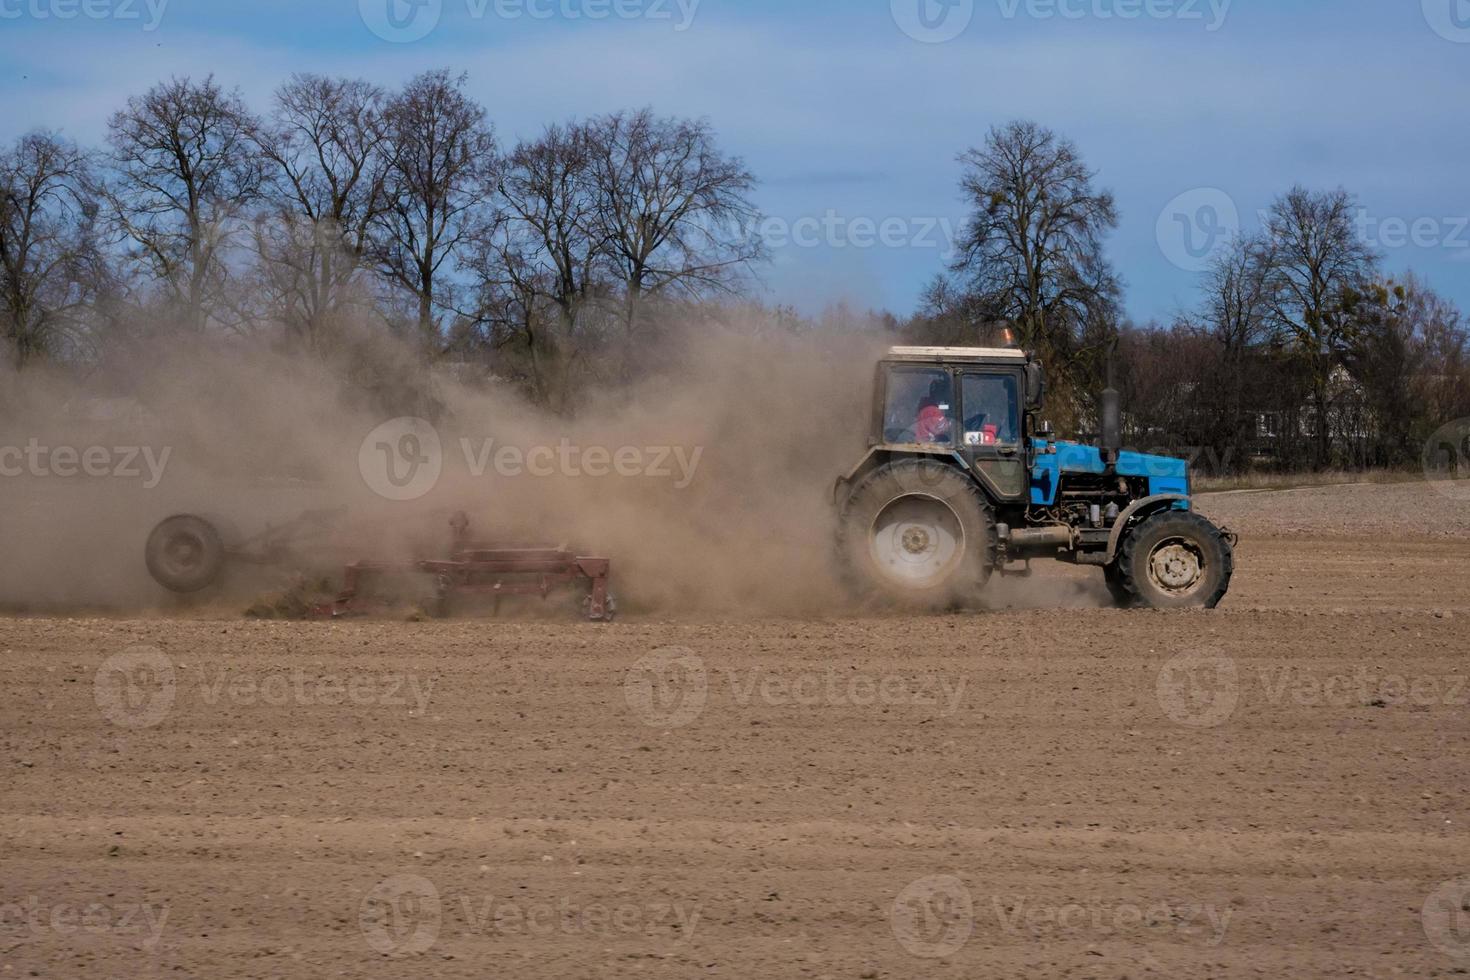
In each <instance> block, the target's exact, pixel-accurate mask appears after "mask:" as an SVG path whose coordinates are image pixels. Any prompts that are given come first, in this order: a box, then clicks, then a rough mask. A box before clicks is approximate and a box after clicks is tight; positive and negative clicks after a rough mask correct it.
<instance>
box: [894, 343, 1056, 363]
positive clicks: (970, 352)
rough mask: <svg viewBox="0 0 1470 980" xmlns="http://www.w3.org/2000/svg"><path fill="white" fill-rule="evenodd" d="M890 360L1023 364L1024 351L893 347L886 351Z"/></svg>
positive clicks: (998, 348) (986, 348)
mask: <svg viewBox="0 0 1470 980" xmlns="http://www.w3.org/2000/svg"><path fill="white" fill-rule="evenodd" d="M888 359H889V360H892V361H918V362H922V363H925V364H938V363H943V362H949V361H1012V362H1016V363H1021V364H1024V363H1025V362H1026V361H1027V359H1028V358H1027V356H1026V352H1025V351H1022V350H1016V349H1015V348H1013V347H894V348H891V349H890V350H889V351H888Z"/></svg>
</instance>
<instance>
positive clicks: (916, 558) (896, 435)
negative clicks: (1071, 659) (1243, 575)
mask: <svg viewBox="0 0 1470 980" xmlns="http://www.w3.org/2000/svg"><path fill="white" fill-rule="evenodd" d="M1044 391H1045V382H1044V375H1043V373H1042V368H1041V365H1040V363H1038V362H1037V361H1036V359H1035V358H1033V357H1031V356H1030V355H1028V354H1026V353H1025V352H1023V351H1019V350H1011V349H1007V348H952V347H896V348H893V349H892V350H891V351H890V352H889V354H888V356H887V357H885V358H884V359H883V360H882V361H881V362H880V364H879V366H878V376H877V386H876V392H875V398H874V408H873V420H872V425H873V429H872V435H871V437H870V439H869V448H868V452H867V454H866V455H865V456H864V457H863V458H862V460H861V461H860V462H859V463H858V464H857V465H856V466H854V467H853V468H852V470H851V471H849V472H848V474H847V475H846V476H844V477H842V478H841V479H840V480H838V482H837V488H836V499H837V504H838V507H839V532H838V533H839V540H838V547H839V550H840V552H841V555H842V558H843V559H844V561H843V565H844V567H845V568H846V569H847V571H848V572H849V575H850V578H851V579H852V581H853V584H854V585H855V586H856V587H857V588H858V590H859V591H860V592H862V593H865V594H870V595H873V596H876V597H884V598H886V599H888V600H892V601H896V602H897V603H899V604H901V605H904V606H910V607H928V608H933V607H945V606H951V605H955V604H958V603H963V602H965V601H967V600H969V599H970V598H972V597H973V596H974V595H975V594H976V593H977V592H978V591H979V590H980V589H981V588H983V587H984V585H985V584H986V582H987V581H988V580H989V578H990V576H991V574H992V573H993V572H996V571H1000V572H1003V573H1009V572H1012V571H1018V572H1020V571H1024V570H1028V569H1029V562H1030V561H1031V560H1032V559H1038V558H1055V559H1059V560H1062V561H1067V562H1072V563H1074V564H1078V565H1092V566H1096V567H1097V568H1099V569H1101V571H1102V573H1103V578H1104V581H1105V582H1106V583H1107V587H1108V591H1109V592H1110V593H1111V595H1112V596H1113V599H1114V600H1115V601H1116V603H1117V604H1118V605H1120V606H1143V607H1151V608H1183V607H1204V608H1214V607H1215V606H1216V605H1217V604H1218V603H1219V602H1220V600H1221V599H1222V598H1223V597H1224V596H1225V592H1226V590H1227V589H1228V588H1229V587H1230V575H1231V571H1232V565H1233V555H1234V545H1235V536H1234V535H1232V534H1231V533H1230V532H1229V531H1226V530H1223V529H1221V528H1218V527H1216V526H1215V525H1214V524H1212V523H1211V522H1210V521H1208V520H1207V519H1205V518H1204V517H1202V516H1200V515H1199V514H1197V513H1195V512H1194V511H1193V510H1192V509H1191V506H1190V494H1191V487H1190V476H1189V467H1188V464H1187V463H1186V462H1185V461H1184V460H1182V459H1174V458H1170V457H1166V456H1152V455H1145V454H1142V453H1135V452H1126V451H1124V450H1123V449H1122V437H1121V431H1122V427H1121V421H1120V414H1119V407H1118V396H1117V393H1116V392H1115V391H1114V390H1113V389H1112V387H1111V385H1109V388H1108V390H1107V391H1106V392H1104V395H1103V403H1102V439H1101V443H1102V445H1101V446H1085V445H1080V444H1078V443H1074V442H1064V441H1058V440H1056V439H1053V438H1052V432H1051V427H1050V425H1049V424H1048V423H1046V422H1044V421H1042V420H1041V417H1040V412H1041V407H1042V401H1043V396H1044Z"/></svg>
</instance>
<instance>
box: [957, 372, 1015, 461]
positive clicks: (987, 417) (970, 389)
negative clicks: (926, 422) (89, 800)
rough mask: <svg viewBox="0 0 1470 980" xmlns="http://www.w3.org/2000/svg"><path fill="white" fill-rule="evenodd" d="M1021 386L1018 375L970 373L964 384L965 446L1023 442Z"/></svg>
mask: <svg viewBox="0 0 1470 980" xmlns="http://www.w3.org/2000/svg"><path fill="white" fill-rule="evenodd" d="M1018 392H1019V385H1018V384H1017V383H1016V376H1015V375H1014V374H967V375H965V376H964V379H963V381H962V382H961V396H962V397H961V400H962V401H963V403H964V411H965V420H964V426H963V427H962V430H961V440H962V444H963V445H964V446H966V447H969V448H972V449H973V448H976V447H980V446H1016V445H1019V444H1020V442H1021V417H1020V416H1021V412H1020V400H1019V395H1018Z"/></svg>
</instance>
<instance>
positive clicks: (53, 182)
mask: <svg viewBox="0 0 1470 980" xmlns="http://www.w3.org/2000/svg"><path fill="white" fill-rule="evenodd" d="M90 183H91V171H90V167H89V165H88V160H87V156H86V154H85V153H84V152H83V151H82V150H80V149H78V148H77V147H76V146H74V145H73V144H71V143H69V142H67V141H66V140H63V139H62V138H61V137H59V136H57V135H55V134H53V133H47V132H34V133H28V134H27V135H25V136H22V137H20V139H18V140H16V142H15V144H14V145H13V146H12V147H10V148H9V149H8V150H6V151H5V152H3V153H0V328H3V330H4V334H5V338H6V341H7V343H8V346H9V348H10V354H11V356H12V357H13V359H14V361H15V364H16V366H17V367H24V366H25V365H26V364H27V363H28V362H29V361H31V360H33V359H35V358H37V357H40V356H43V355H46V354H48V353H52V352H54V351H55V350H56V349H57V348H58V347H60V346H62V345H64V344H66V343H68V342H75V341H76V340H77V339H78V335H79V331H80V326H81V324H82V322H83V319H84V316H85V313H86V309H87V306H88V304H89V303H91V302H92V301H94V300H95V298H96V296H97V292H98V289H99V287H100V286H101V285H102V284H103V282H104V280H105V279H106V278H107V276H108V271H107V268H106V263H105V261H104V259H103V255H102V252H101V250H100V248H99V247H98V241H97V236H96V233H95V231H96V230H95V227H94V218H95V215H96V205H95V202H94V201H93V200H92V199H91V197H90V196H89V193H88V186H89V184H90Z"/></svg>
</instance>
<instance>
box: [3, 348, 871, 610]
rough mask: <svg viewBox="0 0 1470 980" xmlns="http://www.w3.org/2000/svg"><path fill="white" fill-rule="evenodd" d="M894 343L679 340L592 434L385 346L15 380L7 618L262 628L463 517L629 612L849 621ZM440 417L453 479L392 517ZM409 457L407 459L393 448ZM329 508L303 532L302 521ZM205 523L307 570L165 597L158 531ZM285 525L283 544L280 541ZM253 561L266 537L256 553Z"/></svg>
mask: <svg viewBox="0 0 1470 980" xmlns="http://www.w3.org/2000/svg"><path fill="white" fill-rule="evenodd" d="M881 348H882V340H881V339H880V338H878V337H876V336H873V335H868V334H863V333H853V334H844V335H837V334H835V333H832V332H826V333H823V332H815V331H814V332H811V333H802V334H795V333H786V332H771V331H768V330H765V329H762V328H761V325H759V324H749V325H744V326H737V327H734V328H719V329H713V330H702V332H701V333H700V334H699V335H698V336H697V337H696V336H692V335H690V334H687V333H686V334H681V335H680V336H679V337H678V338H677V339H676V340H675V341H674V342H673V344H672V349H670V350H665V351H663V352H661V355H660V363H661V365H663V367H662V368H661V369H660V370H659V372H658V373H657V375H656V376H650V377H648V378H647V379H646V380H642V381H639V382H636V383H633V384H631V385H619V386H612V387H609V388H608V389H607V390H603V391H584V392H581V393H580V394H581V397H580V398H579V404H580V406H581V407H580V408H579V410H578V411H577V413H576V414H575V416H574V417H571V418H564V417H560V416H555V415H551V414H549V413H546V412H543V411H540V410H538V409H537V408H536V407H534V406H533V405H531V404H530V403H528V402H527V401H526V400H525V399H523V398H522V397H520V396H519V395H518V394H516V392H515V389H514V388H513V386H511V385H509V384H499V383H496V382H494V381H493V380H490V381H487V380H486V379H484V378H483V377H479V378H474V379H471V380H459V379H456V378H455V377H454V376H453V375H452V374H451V373H448V372H445V373H433V374H431V373H427V372H426V371H425V370H424V369H423V368H422V367H421V366H420V364H419V362H418V360H417V359H416V358H414V357H412V356H410V355H409V354H408V353H407V352H406V351H404V350H402V349H399V348H397V347H395V346H394V345H392V344H387V343H381V342H375V347H374V349H373V350H372V351H371V352H370V355H368V356H363V354H362V351H361V350H359V351H358V352H357V355H358V356H356V357H354V358H345V357H344V358H336V359H332V360H330V361H324V360H321V359H318V358H306V357H301V356H287V355H285V354H281V353H273V352H270V351H263V350H261V349H259V348H258V347H253V346H249V345H247V344H244V343H240V344H219V343H216V344H213V345H204V344H201V343H199V342H193V343H177V344H173V345H170V347H169V348H168V350H167V351H150V352H149V353H148V354H147V355H138V356H133V357H130V358H123V357H118V358H114V359H113V360H112V361H111V362H109V363H108V364H106V365H104V366H99V368H98V369H97V370H96V371H95V372H94V373H92V374H91V375H89V376H88V377H85V378H78V377H75V376H69V375H62V374H57V373H45V372H40V371H27V372H26V373H25V374H24V375H21V376H15V375H10V376H8V377H4V378H0V383H3V388H0V494H3V498H4V507H3V511H0V522H3V523H0V548H3V554H4V561H3V563H0V605H3V607H4V608H6V609H9V610H11V611H17V610H19V611H24V610H47V611H56V610H65V609H91V610H122V611H140V610H157V611H164V612H170V613H173V612H178V611H181V610H184V609H188V608H194V609H197V608H200V606H201V603H202V604H203V605H204V606H205V607H207V608H211V609H230V608H233V609H235V610H236V611H238V610H239V609H241V608H243V605H244V603H245V602H247V601H248V600H249V598H250V597H251V596H252V595H255V594H258V592H259V590H261V589H268V588H278V587H284V586H285V585H286V583H288V582H290V581H296V580H299V577H315V576H323V577H331V578H334V579H335V578H336V577H337V576H338V575H339V574H340V567H341V564H342V563H344V562H346V561H349V560H353V559H357V558H382V559H404V558H411V557H442V556H444V554H445V552H446V549H447V547H448V542H449V527H448V522H449V519H450V516H451V515H452V514H454V513H455V512H456V511H464V512H465V513H467V514H468V515H469V517H470V519H471V527H472V532H473V535H474V537H475V538H476V539H477V540H482V541H484V542H485V543H486V544H488V545H492V546H506V547H524V546H533V545H562V544H565V545H568V546H570V547H571V548H573V549H574V550H576V551H578V552H579V553H581V554H584V555H598V556H604V557H608V558H611V559H612V561H613V566H612V567H613V589H614V592H615V594H616V595H617V597H618V600H619V603H620V606H621V608H622V609H623V610H624V611H627V612H644V613H652V614H677V613H682V612H688V611H695V612H712V613H724V614H792V615H802V614H810V613H816V612H820V611H824V610H827V611H830V609H831V608H832V607H833V605H834V604H836V603H839V602H840V596H841V591H840V589H839V587H838V584H837V581H836V576H835V570H834V569H833V567H832V564H833V562H832V548H831V541H832V531H833V519H834V517H833V512H832V510H833V509H832V505H831V491H832V486H833V482H834V480H835V479H836V477H837V476H839V475H840V474H842V473H844V472H845V471H846V470H847V469H848V468H850V467H851V466H852V465H853V463H854V462H855V461H856V459H857V458H858V455H859V454H860V453H861V451H862V447H863V444H864V440H865V436H866V429H867V423H868V418H869V416H868V407H867V406H868V401H869V397H870V390H871V381H872V364H873V362H874V359H875V357H876V355H877V352H878V351H879V350H881ZM400 416H416V417H423V418H426V419H428V420H429V422H430V423H431V425H432V428H433V433H434V434H435V435H436V436H437V438H438V443H439V452H438V454H437V455H438V459H439V461H440V467H439V470H440V471H439V475H438V478H437V480H434V481H433V482H432V486H431V487H429V488H428V489H427V492H423V493H422V494H421V495H416V496H415V497H414V498H413V499H407V500H391V499H386V498H385V497H384V496H383V495H382V494H381V493H380V492H379V490H380V489H381V480H380V477H381V473H378V474H376V475H375V473H374V467H375V465H376V466H377V467H378V468H381V467H382V466H383V465H386V464H388V463H391V462H393V461H392V460H379V461H378V462H377V463H376V464H375V463H374V450H375V449H376V448H382V447H375V446H373V445H371V444H369V445H367V446H366V447H365V440H368V437H369V434H370V433H373V432H374V431H375V430H377V431H383V430H382V429H381V428H380V427H382V426H384V425H385V424H387V425H388V430H389V431H391V430H392V428H393V425H392V421H393V420H394V419H395V418H398V417H400ZM391 444H392V440H389V446H390V449H391ZM304 512H305V513H321V514H326V513H328V512H329V513H330V516H328V517H324V518H323V520H322V521H321V523H320V524H311V525H310V527H309V528H307V530H310V532H311V536H309V537H308V536H307V535H305V534H303V533H299V532H300V531H301V530H302V529H301V528H297V530H295V531H293V530H292V528H293V527H295V525H292V524H291V522H292V521H293V520H294V519H295V518H297V517H298V516H299V515H301V514H302V513H304ZM179 513H193V514H200V515H203V516H205V517H207V518H208V519H209V520H211V521H212V522H213V523H215V524H216V525H217V526H219V527H220V528H221V529H222V530H223V531H224V536H225V539H226V541H227V543H229V544H230V545H232V546H241V544H242V543H244V546H245V547H246V548H247V549H248V548H251V547H255V546H258V543H259V541H260V540H261V539H260V535H262V534H269V533H270V532H271V529H277V531H276V532H275V533H277V534H278V536H279V537H280V539H281V540H282V541H284V542H287V543H288V544H292V545H295V547H293V548H292V550H291V551H290V552H286V553H280V554H278V555H277V556H276V559H275V560H273V561H271V562H269V563H262V564H260V565H258V566H255V565H251V564H249V563H240V564H237V565H235V566H232V568H231V572H230V574H229V575H228V576H227V577H226V578H225V579H224V580H223V581H222V582H221V583H220V584H219V585H218V586H216V587H212V588H211V590H209V591H208V592H206V593H204V594H201V595H197V596H195V597H192V598H191V599H190V600H189V601H188V602H187V603H186V602H184V601H183V600H181V599H180V598H179V597H177V596H174V595H173V594H172V593H169V592H167V591H166V590H164V589H163V588H161V587H160V586H158V585H157V584H155V583H154V582H153V581H152V579H151V578H150V577H149V575H148V572H147V570H146V567H145V565H144V544H145V542H146V539H147V536H148V533H149V532H150V530H151V529H152V528H153V527H154V526H155V525H156V524H157V523H158V522H159V521H160V520H162V519H164V518H166V517H168V516H171V515H173V514H179ZM282 528H284V529H285V530H280V529H282ZM251 542H255V544H254V545H252V544H251Z"/></svg>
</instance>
